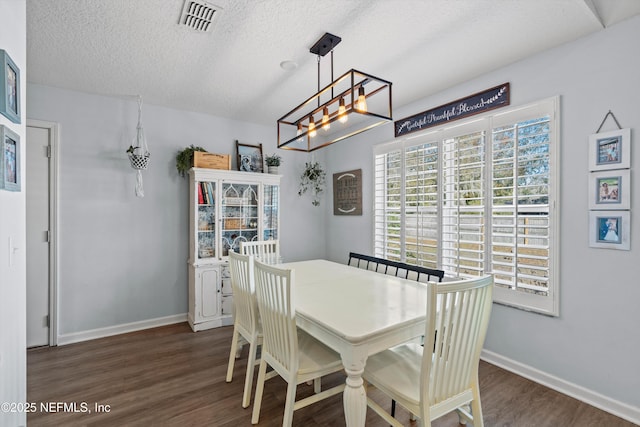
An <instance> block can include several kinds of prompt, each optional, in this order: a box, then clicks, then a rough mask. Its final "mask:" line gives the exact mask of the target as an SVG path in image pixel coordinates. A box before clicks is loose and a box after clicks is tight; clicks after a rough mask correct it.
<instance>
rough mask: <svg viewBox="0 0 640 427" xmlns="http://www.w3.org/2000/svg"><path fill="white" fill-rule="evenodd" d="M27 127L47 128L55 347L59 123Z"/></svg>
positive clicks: (53, 338)
mask: <svg viewBox="0 0 640 427" xmlns="http://www.w3.org/2000/svg"><path fill="white" fill-rule="evenodd" d="M27 127H35V128H41V129H47V130H48V131H49V145H50V146H51V149H50V150H51V152H50V157H49V346H50V347H55V346H57V345H58V271H59V268H58V249H59V248H58V228H59V215H58V182H59V156H58V153H59V149H60V124H59V123H55V122H48V121H44V120H33V119H27ZM27 143H28V142H27ZM27 179H28V177H27Z"/></svg>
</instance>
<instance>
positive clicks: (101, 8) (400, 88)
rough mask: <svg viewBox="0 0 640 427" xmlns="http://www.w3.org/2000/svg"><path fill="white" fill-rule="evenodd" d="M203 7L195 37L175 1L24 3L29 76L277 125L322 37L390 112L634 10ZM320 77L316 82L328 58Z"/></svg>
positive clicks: (232, 3)
mask: <svg viewBox="0 0 640 427" xmlns="http://www.w3.org/2000/svg"><path fill="white" fill-rule="evenodd" d="M209 3H213V4H214V5H216V6H219V7H220V8H221V9H222V10H221V12H220V13H219V15H217V18H216V19H215V21H214V23H215V24H214V27H213V31H212V32H209V33H198V32H195V31H193V30H191V29H188V28H186V27H184V26H180V25H178V20H179V18H180V15H181V12H182V9H183V5H184V0H27V55H28V57H27V61H28V62H27V80H28V81H29V82H31V83H38V84H44V85H49V86H55V87H60V88H66V89H72V90H78V91H82V92H88V93H95V94H103V95H110V96H131V95H138V94H140V95H142V96H143V98H144V101H145V103H146V104H154V105H162V106H168V107H173V108H178V109H183V110H189V111H197V112H203V113H208V114H213V115H216V116H221V117H228V118H232V119H237V120H243V121H249V122H255V123H262V124H273V125H274V126H275V122H276V120H277V119H278V118H280V117H281V116H283V115H284V114H285V113H287V112H288V111H289V110H291V109H292V108H293V107H294V106H296V105H298V104H299V103H301V102H302V101H304V100H306V99H307V98H308V97H310V96H311V95H312V94H314V93H315V92H316V90H317V58H316V56H315V55H313V54H311V53H309V48H310V47H311V46H312V45H313V44H314V43H315V41H316V40H317V39H318V38H320V36H321V35H322V34H324V33H325V32H330V33H332V34H335V35H338V36H340V37H342V42H341V43H340V44H339V45H338V46H337V47H336V49H335V51H334V70H335V77H337V76H339V75H341V74H343V73H344V72H346V71H347V70H349V69H351V68H355V69H358V70H362V71H364V72H366V73H370V74H373V75H375V76H378V77H381V78H383V79H385V80H390V81H392V82H393V102H394V106H395V107H399V106H402V105H405V104H407V103H410V102H412V101H415V100H417V99H420V98H423V97H425V96H428V95H431V94H433V93H436V92H439V91H441V90H443V89H446V88H448V87H451V86H454V85H456V84H458V83H460V82H463V81H466V80H469V79H471V78H473V77H475V76H478V75H480V74H483V73H486V72H489V71H491V70H494V69H497V68H500V67H502V66H504V65H506V64H509V63H513V62H515V61H518V60H520V59H522V58H525V57H527V56H530V55H532V54H534V53H536V52H540V51H543V50H545V49H549V48H552V47H554V46H557V45H560V44H563V43H566V42H569V41H571V40H574V39H577V38H579V37H582V36H585V35H587V34H590V33H593V32H596V31H599V30H602V29H603V28H604V27H606V26H609V25H612V24H614V23H616V22H618V21H621V20H623V19H626V18H628V17H630V16H633V15H637V14H639V13H640V1H638V0H322V1H311V0H211V1H210V2H209ZM285 60H291V61H295V62H296V63H297V64H298V67H297V68H296V69H295V70H292V71H286V70H284V69H282V68H281V67H280V63H281V62H282V61H285ZM321 68H322V71H321V80H322V86H325V85H326V84H328V83H329V82H330V57H329V56H326V57H324V58H323V59H322V61H321Z"/></svg>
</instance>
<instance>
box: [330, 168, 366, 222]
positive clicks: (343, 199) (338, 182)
mask: <svg viewBox="0 0 640 427" xmlns="http://www.w3.org/2000/svg"><path fill="white" fill-rule="evenodd" d="M333 214H334V215H362V169H356V170H352V171H347V172H339V173H334V174H333Z"/></svg>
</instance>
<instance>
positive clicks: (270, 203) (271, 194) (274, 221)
mask: <svg viewBox="0 0 640 427" xmlns="http://www.w3.org/2000/svg"><path fill="white" fill-rule="evenodd" d="M278 191H279V187H278V186H277V185H265V186H264V205H263V206H264V208H263V209H264V216H263V220H262V230H263V237H262V240H276V239H277V238H278V213H279V212H278V208H279V206H278V203H279V200H280V197H279V196H280V195H279V194H278Z"/></svg>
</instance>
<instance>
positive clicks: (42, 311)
mask: <svg viewBox="0 0 640 427" xmlns="http://www.w3.org/2000/svg"><path fill="white" fill-rule="evenodd" d="M50 134H51V129H49V128H42V127H33V126H27V142H26V144H25V145H24V146H25V147H26V150H25V151H26V165H27V166H26V169H27V174H26V198H27V248H26V250H27V347H36V346H44V345H49V344H50V341H49V336H50V333H49V319H50V316H49V314H50V313H49V308H50V282H49V280H50V279H49V278H50V265H49V260H50V253H49V250H50V244H49V242H50V231H51V230H50V218H49V212H50V205H49V203H50V196H49V189H50V185H49V177H50V171H49V167H50V166H49V155H48V153H49V152H50V151H49V150H50V148H49V146H50V140H51V135H50Z"/></svg>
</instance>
